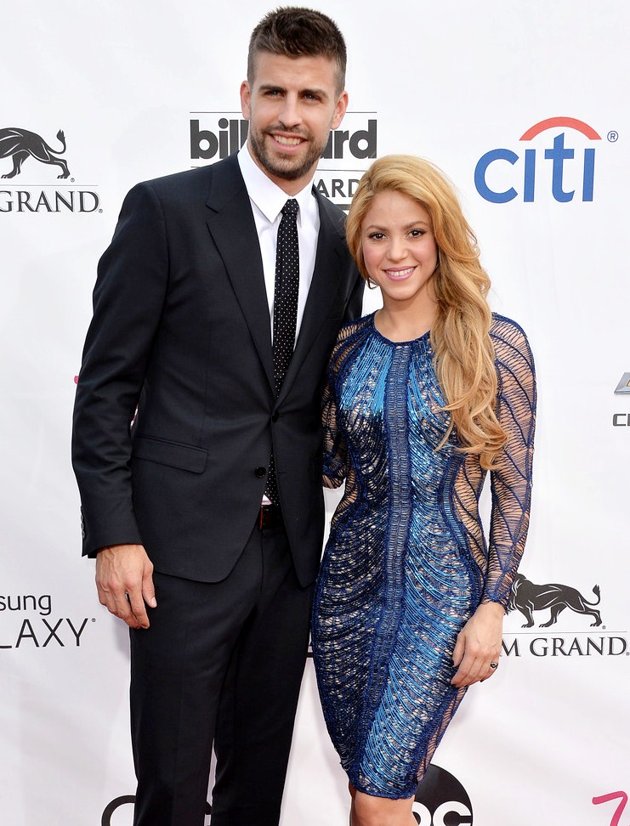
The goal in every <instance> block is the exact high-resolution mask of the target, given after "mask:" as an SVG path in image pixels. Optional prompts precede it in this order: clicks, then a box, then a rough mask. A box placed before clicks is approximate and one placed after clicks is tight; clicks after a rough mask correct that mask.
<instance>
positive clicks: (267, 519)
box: [257, 505, 282, 531]
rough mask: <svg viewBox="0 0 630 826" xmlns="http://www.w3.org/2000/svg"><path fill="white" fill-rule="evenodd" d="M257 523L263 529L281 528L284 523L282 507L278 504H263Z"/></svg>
mask: <svg viewBox="0 0 630 826" xmlns="http://www.w3.org/2000/svg"><path fill="white" fill-rule="evenodd" d="M257 525H258V527H259V528H260V530H261V531H262V530H264V529H265V528H279V527H280V526H281V525H282V514H281V513H280V508H279V507H278V506H277V505H261V506H260V510H259V511H258V520H257Z"/></svg>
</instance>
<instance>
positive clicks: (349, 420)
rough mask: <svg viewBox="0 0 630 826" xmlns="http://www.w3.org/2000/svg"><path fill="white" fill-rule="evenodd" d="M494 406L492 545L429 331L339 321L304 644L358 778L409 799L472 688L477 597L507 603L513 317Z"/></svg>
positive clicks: (526, 414)
mask: <svg viewBox="0 0 630 826" xmlns="http://www.w3.org/2000/svg"><path fill="white" fill-rule="evenodd" d="M491 338H492V342H493V345H494V349H495V359H496V369H497V375H498V397H497V415H498V417H499V420H500V422H501V424H502V426H503V427H504V429H505V430H506V432H507V435H508V441H507V444H506V446H505V448H504V450H503V452H502V453H501V455H500V457H499V459H498V462H497V468H496V470H493V471H492V472H491V481H492V486H491V490H492V516H491V529H490V542H489V544H488V545H487V544H486V541H485V539H484V534H483V528H482V525H481V521H480V517H479V511H478V501H479V496H480V493H481V489H482V485H483V482H484V478H485V475H486V474H485V471H484V470H483V469H482V468H481V467H480V464H479V459H478V457H477V456H473V455H470V454H465V453H461V452H460V451H458V450H457V446H458V441H457V436H456V434H455V433H454V432H453V433H451V435H450V437H449V439H448V441H447V442H446V444H445V445H444V446H443V447H442V448H441V449H440V450H438V451H436V449H435V448H436V447H437V446H438V445H439V444H440V442H441V440H442V438H443V436H444V433H445V432H446V430H447V427H448V421H449V419H448V414H447V413H445V412H443V411H442V410H440V408H441V407H442V406H443V405H444V403H445V401H444V398H443V395H442V392H441V390H440V387H439V385H438V381H437V377H436V373H435V369H434V364H433V354H432V350H431V342H430V336H429V334H428V333H427V334H425V335H424V336H422V337H421V338H419V339H416V340H414V341H409V342H392V341H390V340H389V339H386V338H384V337H383V336H382V335H381V334H380V333H379V332H378V330H377V329H376V327H375V326H374V315H373V314H372V315H369V316H365V317H364V318H362V319H359V320H358V321H356V322H353V323H352V324H349V325H347V326H346V327H344V328H343V329H342V331H341V333H340V334H339V338H338V340H337V344H336V346H335V349H334V351H333V354H332V358H331V363H330V367H329V371H328V381H327V387H326V391H325V395H324V409H323V423H324V438H325V459H324V483H325V485H326V486H327V487H338V486H339V485H341V484H342V482H343V481H344V480H345V484H346V487H345V492H344V496H343V498H342V500H341V502H340V503H339V506H338V508H337V510H336V512H335V515H334V517H333V519H332V522H331V530H330V536H329V539H328V543H327V545H326V550H325V553H324V558H323V560H322V568H321V572H320V576H319V579H318V583H317V590H316V596H315V603H314V610H313V629H312V643H313V654H314V659H315V667H316V673H317V681H318V686H319V691H320V695H321V700H322V707H323V711H324V717H325V720H326V725H327V727H328V730H329V733H330V736H331V738H332V741H333V744H334V746H335V748H336V750H337V752H338V753H339V756H340V758H341V764H342V766H343V768H344V769H345V771H346V772H347V774H348V777H349V779H350V781H351V783H352V784H353V785H354V786H355V788H357V789H359V790H360V791H363V792H365V793H367V794H370V795H376V796H379V797H388V798H403V797H405V798H406V797H411V796H413V794H414V793H415V789H416V786H417V783H418V781H419V780H420V779H421V778H422V776H423V775H424V772H425V771H426V768H427V767H428V764H429V762H430V760H431V757H432V755H433V752H434V751H435V748H436V747H437V745H438V743H439V741H440V738H441V736H442V735H443V733H444V731H445V729H446V727H447V725H448V723H449V722H450V720H451V719H452V717H453V715H454V713H455V711H456V709H457V707H458V705H459V703H460V701H461V699H462V697H463V696H464V693H465V689H456V688H454V687H453V686H452V685H451V679H452V678H453V675H454V673H455V669H454V668H453V665H452V659H451V658H452V652H453V649H454V646H455V641H456V637H457V634H458V632H459V631H460V630H461V628H462V626H463V625H464V623H465V622H466V620H467V619H468V618H469V617H470V616H471V614H472V613H473V612H474V610H475V609H476V607H477V606H478V605H479V604H480V603H481V602H484V601H496V602H500V603H502V604H503V605H504V606H506V605H507V601H508V597H509V592H510V586H511V582H512V578H513V576H514V574H515V572H516V568H517V566H518V563H519V560H520V557H521V554H522V552H523V547H524V544H525V537H526V533H527V525H528V519H529V504H530V490H531V469H532V451H533V436H534V413H535V402H536V392H535V382H534V367H533V361H532V356H531V352H530V349H529V346H528V343H527V339H526V337H525V334H524V333H523V331H522V330H521V328H520V327H519V326H518V325H517V324H515V323H514V322H513V321H510V320H509V319H506V318H503V317H501V316H496V315H495V316H494V317H493V323H492V328H491Z"/></svg>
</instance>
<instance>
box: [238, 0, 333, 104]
mask: <svg viewBox="0 0 630 826" xmlns="http://www.w3.org/2000/svg"><path fill="white" fill-rule="evenodd" d="M258 52H269V53H270V54H276V55H284V56H286V57H320V56H321V57H327V58H328V59H329V60H333V61H334V62H335V63H336V64H337V91H339V92H341V91H342V90H343V89H344V86H345V82H346V43H345V41H344V39H343V35H342V34H341V32H340V31H339V28H338V27H337V24H336V23H334V22H333V21H332V20H331V19H330V17H327V16H326V15H325V14H322V13H321V12H319V11H314V10H313V9H305V8H299V7H294V6H284V7H282V8H279V9H276V10H275V11H272V12H269V14H267V15H265V17H263V19H262V20H261V21H260V23H259V24H258V25H257V26H256V28H255V29H254V31H253V32H252V36H251V38H250V41H249V53H248V55H247V80H248V81H249V83H250V85H251V84H252V83H253V81H254V63H255V59H256V55H257V53H258Z"/></svg>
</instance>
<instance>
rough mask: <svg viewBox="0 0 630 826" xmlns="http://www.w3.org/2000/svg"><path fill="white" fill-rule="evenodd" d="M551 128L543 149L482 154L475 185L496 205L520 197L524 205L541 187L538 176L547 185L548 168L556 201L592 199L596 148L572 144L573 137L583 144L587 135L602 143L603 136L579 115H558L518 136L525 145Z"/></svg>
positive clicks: (495, 150)
mask: <svg viewBox="0 0 630 826" xmlns="http://www.w3.org/2000/svg"><path fill="white" fill-rule="evenodd" d="M549 130H551V131H554V132H556V134H555V135H554V137H553V140H552V141H551V143H550V144H549V143H548V144H547V145H546V146H545V147H544V148H543V147H540V146H536V147H527V148H524V149H523V151H522V152H515V151H514V150H513V149H507V148H498V149H491V150H490V151H489V152H486V153H485V154H484V155H482V156H481V158H479V160H478V161H477V166H476V167H475V187H476V189H477V192H478V193H479V194H480V195H481V197H482V198H484V199H485V200H486V201H490V202H491V203H493V204H506V203H508V202H509V201H513V200H514V199H515V198H518V197H519V196H520V197H521V199H522V200H523V201H524V202H525V203H531V202H533V201H534V199H535V197H537V195H538V193H539V191H540V189H541V186H540V185H539V184H540V183H541V182H540V181H537V178H541V177H543V176H544V177H545V178H546V186H549V171H550V173H551V194H552V196H553V198H554V200H556V201H558V202H559V203H568V202H569V201H572V200H573V198H574V197H576V196H577V199H578V200H582V201H592V200H593V192H594V186H595V148H594V147H593V146H590V145H586V146H585V147H584V149H580V148H574V146H575V144H574V141H575V139H576V138H577V142H578V144H583V143H584V138H586V140H587V141H600V140H601V136H600V135H599V134H598V133H597V132H596V131H595V129H593V127H592V126H589V125H588V124H587V123H584V121H581V120H577V118H568V117H554V118H547V119H546V120H541V121H540V122H539V123H536V124H534V125H533V126H531V127H530V128H529V129H527V130H526V131H525V132H524V133H523V134H522V135H521V137H520V138H519V140H520V141H523V143H524V144H527V143H529V142H530V141H533V140H534V139H535V138H537V137H538V136H539V135H541V134H542V133H544V132H548V131H549ZM558 130H562V131H558ZM613 134H616V133H609V139H610V140H613V138H612V137H611V136H612V135H613ZM545 172H546V173H547V174H546V176H545ZM568 181H570V183H567V182H568ZM571 186H572V187H573V188H572V189H571V188H569V187H571Z"/></svg>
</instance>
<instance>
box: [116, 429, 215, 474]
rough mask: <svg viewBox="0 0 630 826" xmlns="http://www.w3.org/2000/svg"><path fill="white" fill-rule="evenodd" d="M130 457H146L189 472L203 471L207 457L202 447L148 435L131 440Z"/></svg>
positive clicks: (151, 460)
mask: <svg viewBox="0 0 630 826" xmlns="http://www.w3.org/2000/svg"><path fill="white" fill-rule="evenodd" d="M132 457H133V458H134V459H147V460H148V461H149V462H157V463H158V464H160V465H168V466H169V467H175V468H179V469H181V470H189V471H190V472H191V473H203V471H204V470H205V467H206V461H207V459H208V451H207V450H204V448H202V447H193V446H192V445H183V444H180V443H179V442H168V441H166V440H165V439H154V438H151V437H150V436H136V437H135V439H134V440H133V448H132Z"/></svg>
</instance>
